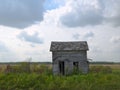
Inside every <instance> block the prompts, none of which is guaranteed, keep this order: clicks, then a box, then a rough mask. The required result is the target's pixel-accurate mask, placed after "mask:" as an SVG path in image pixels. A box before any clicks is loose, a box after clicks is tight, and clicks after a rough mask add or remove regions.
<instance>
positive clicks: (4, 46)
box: [0, 41, 9, 52]
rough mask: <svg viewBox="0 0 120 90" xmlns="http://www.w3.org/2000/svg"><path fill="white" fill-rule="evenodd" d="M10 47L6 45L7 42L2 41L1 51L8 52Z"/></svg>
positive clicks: (0, 44)
mask: <svg viewBox="0 0 120 90" xmlns="http://www.w3.org/2000/svg"><path fill="white" fill-rule="evenodd" d="M8 51H9V49H8V47H7V46H6V45H5V43H3V42H1V41H0V52H8Z"/></svg>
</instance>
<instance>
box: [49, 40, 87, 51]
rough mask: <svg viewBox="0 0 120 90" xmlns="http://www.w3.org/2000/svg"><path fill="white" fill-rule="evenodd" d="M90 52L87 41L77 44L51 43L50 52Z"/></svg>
mask: <svg viewBox="0 0 120 90" xmlns="http://www.w3.org/2000/svg"><path fill="white" fill-rule="evenodd" d="M80 50H88V44H87V42H86V41H77V42H51V47H50V51H80Z"/></svg>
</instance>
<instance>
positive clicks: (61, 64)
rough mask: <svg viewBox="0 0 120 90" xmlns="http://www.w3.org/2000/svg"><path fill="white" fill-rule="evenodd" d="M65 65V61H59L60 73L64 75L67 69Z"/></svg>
mask: <svg viewBox="0 0 120 90" xmlns="http://www.w3.org/2000/svg"><path fill="white" fill-rule="evenodd" d="M64 67H65V65H64V61H59V70H60V74H62V75H64V74H65V69H64Z"/></svg>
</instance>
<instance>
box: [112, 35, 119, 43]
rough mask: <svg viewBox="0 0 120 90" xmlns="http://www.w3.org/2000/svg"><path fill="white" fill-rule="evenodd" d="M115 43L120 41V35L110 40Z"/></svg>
mask: <svg viewBox="0 0 120 90" xmlns="http://www.w3.org/2000/svg"><path fill="white" fill-rule="evenodd" d="M110 41H111V42H113V43H120V36H114V37H112V38H111V40H110Z"/></svg>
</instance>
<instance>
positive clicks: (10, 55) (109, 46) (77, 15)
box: [0, 0, 120, 62]
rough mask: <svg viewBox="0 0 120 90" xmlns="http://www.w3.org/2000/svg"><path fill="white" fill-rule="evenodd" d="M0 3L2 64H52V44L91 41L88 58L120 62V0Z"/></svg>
mask: <svg viewBox="0 0 120 90" xmlns="http://www.w3.org/2000/svg"><path fill="white" fill-rule="evenodd" d="M0 2H1V3H0V62H17V61H24V60H26V59H28V58H30V57H31V58H32V61H42V62H44V61H52V57H51V52H50V51H49V49H50V43H51V41H87V42H88V45H89V51H88V58H92V59H93V61H113V62H114V61H115V62H120V56H119V54H120V12H119V11H120V7H119V3H120V0H115V1H114V0H0Z"/></svg>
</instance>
